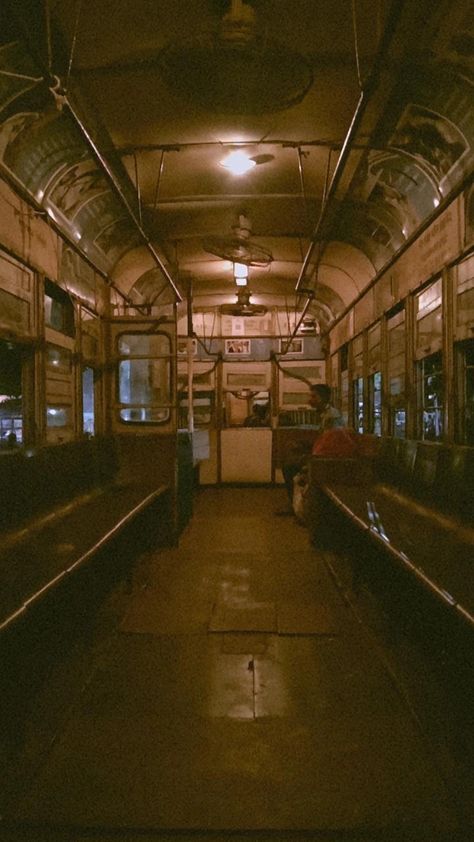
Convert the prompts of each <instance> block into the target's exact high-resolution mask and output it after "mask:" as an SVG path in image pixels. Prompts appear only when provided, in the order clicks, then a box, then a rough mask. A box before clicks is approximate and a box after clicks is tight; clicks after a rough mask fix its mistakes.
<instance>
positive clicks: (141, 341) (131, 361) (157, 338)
mask: <svg viewBox="0 0 474 842" xmlns="http://www.w3.org/2000/svg"><path fill="white" fill-rule="evenodd" d="M118 353H119V356H120V357H121V359H120V360H119V363H118V401H119V404H120V406H119V418H120V420H121V421H123V422H125V423H134V424H163V423H165V422H166V421H168V420H169V419H170V417H171V342H170V338H169V336H167V335H166V334H164V333H154V334H148V333H123V334H121V336H119V337H118Z"/></svg>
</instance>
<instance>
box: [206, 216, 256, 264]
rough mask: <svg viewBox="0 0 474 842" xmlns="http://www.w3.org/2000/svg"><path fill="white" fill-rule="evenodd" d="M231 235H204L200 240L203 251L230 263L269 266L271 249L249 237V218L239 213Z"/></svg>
mask: <svg viewBox="0 0 474 842" xmlns="http://www.w3.org/2000/svg"><path fill="white" fill-rule="evenodd" d="M232 230H233V232H234V234H233V235H231V236H228V237H206V238H205V239H204V240H203V241H202V247H203V249H204V251H207V252H209V253H210V254H215V255H216V256H217V257H221V258H222V260H230V261H231V263H244V264H245V265H246V266H260V267H263V266H269V265H270V263H271V262H272V261H273V255H272V253H271V251H269V250H268V249H265V248H263V246H259V245H257V243H254V242H252V240H251V239H250V234H251V230H252V229H251V224H250V220H249V219H248V218H247V217H246V216H245V215H244V214H239V218H238V221H237V223H236V224H235V225H233V226H232Z"/></svg>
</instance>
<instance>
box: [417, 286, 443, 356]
mask: <svg viewBox="0 0 474 842" xmlns="http://www.w3.org/2000/svg"><path fill="white" fill-rule="evenodd" d="M441 294H442V288H441V279H439V280H437V281H435V282H434V283H432V284H430V285H429V286H428V287H426V288H425V289H424V290H423V291H422V292H420V293H419V294H418V295H417V296H416V299H415V304H416V350H417V356H418V357H421V356H424V355H427V354H429V353H430V352H434V351H438V350H439V348H440V347H441V342H442V330H443V324H442V311H441Z"/></svg>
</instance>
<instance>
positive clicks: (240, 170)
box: [220, 149, 256, 175]
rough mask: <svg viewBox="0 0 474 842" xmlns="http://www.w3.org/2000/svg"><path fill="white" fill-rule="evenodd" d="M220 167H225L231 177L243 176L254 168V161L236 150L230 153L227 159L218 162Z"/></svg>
mask: <svg viewBox="0 0 474 842" xmlns="http://www.w3.org/2000/svg"><path fill="white" fill-rule="evenodd" d="M220 165H221V167H225V168H226V169H227V170H229V172H231V173H232V175H244V173H246V172H248V171H249V170H251V169H252V168H253V167H255V166H256V161H253V160H252V159H251V158H249V157H248V155H246V154H245V152H242V151H240V150H239V149H236V150H235V151H234V152H231V153H230V155H228V156H227V158H224V160H223V161H220Z"/></svg>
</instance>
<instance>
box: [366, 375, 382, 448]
mask: <svg viewBox="0 0 474 842" xmlns="http://www.w3.org/2000/svg"><path fill="white" fill-rule="evenodd" d="M369 401H370V404H369V406H370V412H369V430H370V432H371V433H374V434H375V435H376V436H381V435H382V374H381V373H380V371H376V372H374V374H371V375H370V377H369Z"/></svg>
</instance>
